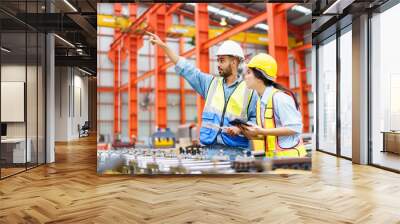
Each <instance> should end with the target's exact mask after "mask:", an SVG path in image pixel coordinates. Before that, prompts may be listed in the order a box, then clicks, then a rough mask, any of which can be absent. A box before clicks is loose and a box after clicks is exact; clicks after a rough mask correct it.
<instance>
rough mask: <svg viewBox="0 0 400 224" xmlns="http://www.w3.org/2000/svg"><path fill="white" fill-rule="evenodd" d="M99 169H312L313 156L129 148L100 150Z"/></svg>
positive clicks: (154, 171)
mask: <svg viewBox="0 0 400 224" xmlns="http://www.w3.org/2000/svg"><path fill="white" fill-rule="evenodd" d="M97 156H98V172H99V173H102V174H107V173H121V174H130V175H136V174H232V173H268V172H270V171H271V170H274V169H279V168H284V169H299V170H310V169H311V158H309V157H307V158H274V159H270V158H266V157H265V156H264V157H262V156H259V155H253V154H251V155H244V156H237V157H236V159H235V160H233V161H232V160H229V156H226V155H224V154H223V152H222V153H220V154H218V155H215V156H213V157H212V158H208V157H207V149H203V148H197V149H191V148H188V149H186V148H180V149H177V148H130V149H128V148H126V149H124V150H108V151H105V150H104V151H100V150H99V151H98V155H97Z"/></svg>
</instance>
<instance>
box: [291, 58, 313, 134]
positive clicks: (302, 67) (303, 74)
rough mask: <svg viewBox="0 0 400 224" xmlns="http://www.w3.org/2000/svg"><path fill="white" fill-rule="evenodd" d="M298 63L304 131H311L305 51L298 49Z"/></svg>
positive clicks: (296, 59)
mask: <svg viewBox="0 0 400 224" xmlns="http://www.w3.org/2000/svg"><path fill="white" fill-rule="evenodd" d="M293 56H294V59H295V61H296V64H297V65H298V72H299V73H298V76H299V80H300V82H299V92H298V94H299V103H300V111H301V114H302V116H303V125H304V127H303V131H304V132H309V131H310V114H309V110H308V91H307V68H306V63H305V60H304V51H296V52H294V53H293Z"/></svg>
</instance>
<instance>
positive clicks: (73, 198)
mask: <svg viewBox="0 0 400 224" xmlns="http://www.w3.org/2000/svg"><path fill="white" fill-rule="evenodd" d="M95 144H96V142H95V139H94V138H85V139H83V140H81V141H77V142H71V143H69V144H58V145H57V148H56V158H57V162H56V163H55V164H51V165H47V166H42V167H39V168H36V169H33V170H30V171H28V172H26V173H22V174H19V175H17V176H14V177H11V178H8V179H5V180H2V181H0V223H45V222H47V223H374V224H375V223H385V224H386V223H400V175H398V174H395V173H390V172H387V171H384V170H380V169H377V168H373V167H368V166H358V165H352V164H351V162H350V161H347V160H343V159H337V158H335V157H332V156H330V155H326V154H323V153H318V152H317V153H315V154H314V157H313V158H314V161H313V174H312V175H292V176H277V175H275V176H228V177H221V176H219V177H206V176H202V177H201V176H200V177H199V176H197V177H171V176H170V177H137V178H133V177H124V176H116V177H99V176H97V175H96V147H95Z"/></svg>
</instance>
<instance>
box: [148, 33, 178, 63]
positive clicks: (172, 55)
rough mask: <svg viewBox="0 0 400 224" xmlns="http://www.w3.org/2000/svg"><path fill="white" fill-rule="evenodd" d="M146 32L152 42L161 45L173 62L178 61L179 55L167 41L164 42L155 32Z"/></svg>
mask: <svg viewBox="0 0 400 224" xmlns="http://www.w3.org/2000/svg"><path fill="white" fill-rule="evenodd" d="M146 34H147V35H149V36H150V43H151V44H153V45H157V46H159V47H161V48H162V49H163V50H164V52H165V53H166V54H167V56H168V58H169V59H170V60H171V61H172V63H174V64H176V63H178V59H179V55H177V54H176V53H175V52H173V51H172V50H171V49H170V48H169V47H168V45H167V44H166V43H164V42H163V41H162V40H161V39H160V38H159V37H158V36H157V35H155V34H153V33H150V32H148V31H146Z"/></svg>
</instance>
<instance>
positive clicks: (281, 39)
mask: <svg viewBox="0 0 400 224" xmlns="http://www.w3.org/2000/svg"><path fill="white" fill-rule="evenodd" d="M279 5H280V4H276V3H267V14H268V19H267V20H268V26H269V30H268V38H269V43H268V52H269V54H270V55H272V56H273V57H274V58H275V59H276V61H277V62H278V77H277V82H278V83H280V84H282V85H284V86H286V87H289V47H288V44H289V43H288V25H287V18H286V11H284V10H278V8H277V7H279Z"/></svg>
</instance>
